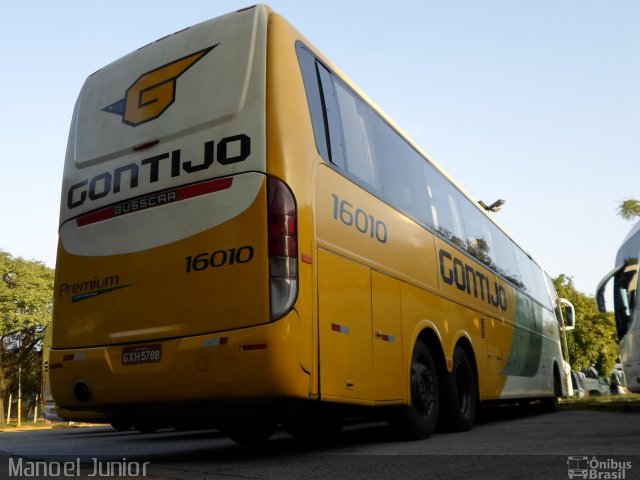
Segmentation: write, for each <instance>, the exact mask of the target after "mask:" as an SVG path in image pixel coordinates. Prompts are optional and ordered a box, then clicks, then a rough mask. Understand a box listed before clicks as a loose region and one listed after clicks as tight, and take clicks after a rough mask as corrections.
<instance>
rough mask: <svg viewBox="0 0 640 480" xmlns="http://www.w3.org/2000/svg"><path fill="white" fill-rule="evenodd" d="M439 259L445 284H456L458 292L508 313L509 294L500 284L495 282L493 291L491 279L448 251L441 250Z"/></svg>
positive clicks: (441, 275)
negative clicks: (460, 291)
mask: <svg viewBox="0 0 640 480" xmlns="http://www.w3.org/2000/svg"><path fill="white" fill-rule="evenodd" d="M438 258H439V260H440V277H442V280H444V283H446V284H447V285H454V284H455V286H456V288H457V289H458V290H462V291H463V292H466V293H468V294H469V295H473V296H474V297H476V298H480V299H482V300H483V301H486V302H487V303H488V304H490V305H492V306H494V307H498V306H499V307H500V310H502V311H503V312H506V311H507V292H506V291H505V289H504V288H503V287H502V286H501V285H499V284H498V282H493V289H492V288H491V287H492V286H491V284H490V282H489V278H488V277H487V276H486V275H485V274H483V273H481V272H479V271H477V270H476V269H475V268H473V267H472V266H471V265H468V264H466V263H464V262H463V261H462V260H460V259H459V258H455V257H453V256H452V255H451V254H450V253H449V252H447V251H446V250H443V249H440V252H439V255H438Z"/></svg>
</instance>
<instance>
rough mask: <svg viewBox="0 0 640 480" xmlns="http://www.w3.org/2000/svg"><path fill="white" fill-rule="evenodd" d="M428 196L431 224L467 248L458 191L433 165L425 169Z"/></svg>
mask: <svg viewBox="0 0 640 480" xmlns="http://www.w3.org/2000/svg"><path fill="white" fill-rule="evenodd" d="M425 175H426V177H427V178H426V184H427V196H428V200H429V206H430V207H431V217H432V220H433V224H432V225H431V226H432V227H433V229H434V230H436V231H437V232H438V233H440V235H442V236H443V237H445V238H446V239H448V240H449V241H451V242H452V243H453V244H455V245H457V246H458V247H460V248H465V246H464V242H463V240H462V238H463V237H464V235H463V233H462V223H461V221H460V214H459V212H458V201H457V197H456V191H455V190H454V189H453V187H451V186H450V185H449V184H448V183H447V182H446V181H445V180H444V178H443V177H442V176H441V174H440V173H439V172H437V171H436V170H435V169H433V167H431V166H429V168H427V169H426V170H425Z"/></svg>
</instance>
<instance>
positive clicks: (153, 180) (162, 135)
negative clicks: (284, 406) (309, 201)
mask: <svg viewBox="0 0 640 480" xmlns="http://www.w3.org/2000/svg"><path fill="white" fill-rule="evenodd" d="M268 15H269V10H268V9H267V8H266V7H263V6H258V7H254V8H251V9H246V10H243V11H239V12H234V13H231V14H229V15H225V16H223V17H219V18H217V19H214V20H211V21H208V22H205V23H202V24H199V25H196V26H194V27H191V28H189V29H186V30H184V31H181V32H177V33H175V34H173V35H171V36H169V37H166V38H164V39H161V40H159V41H157V42H155V43H152V44H150V45H147V46H145V47H143V48H141V49H139V50H137V51H135V52H133V53H131V54H130V55H128V56H126V57H123V58H122V59H120V60H118V61H116V62H114V63H112V64H110V65H108V66H106V67H105V68H103V69H101V70H99V71H98V72H96V73H94V74H93V75H91V76H90V77H89V78H88V79H87V81H86V82H85V85H84V86H83V88H82V91H81V93H80V96H79V98H78V101H77V104H76V108H75V111H74V115H73V121H72V125H71V132H70V136H69V143H68V148H67V156H66V163H65V169H64V180H63V188H62V200H61V211H60V227H59V228H60V230H59V247H58V258H57V269H56V285H55V307H54V333H53V344H52V350H51V357H50V375H51V390H52V393H53V396H54V398H55V401H56V403H57V404H58V405H59V406H60V407H62V408H66V409H70V410H91V411H99V412H103V413H104V414H105V415H107V418H110V419H112V420H113V421H117V420H121V419H126V420H128V421H133V422H140V423H145V422H146V423H147V424H149V423H150V422H153V421H154V419H157V418H158V417H159V416H162V418H163V419H167V418H168V417H167V415H168V416H169V417H171V416H175V418H176V422H177V421H179V420H184V419H186V420H188V419H189V417H190V416H193V415H194V414H195V413H196V412H198V414H200V413H202V411H208V412H209V411H211V408H210V407H211V405H210V402H212V401H215V402H224V401H225V400H227V399H229V400H231V399H252V398H273V397H282V396H305V395H307V394H308V379H307V378H305V374H304V372H303V371H302V370H301V369H300V365H299V362H289V361H287V360H285V359H287V358H295V355H294V353H295V352H296V349H295V348H296V346H295V345H294V342H293V340H292V339H293V338H294V337H295V333H296V328H297V318H296V315H297V314H296V312H295V311H294V310H292V307H293V303H294V302H295V299H296V294H297V270H296V262H297V260H296V256H297V250H296V204H295V199H294V197H293V195H292V193H291V191H290V190H289V189H288V187H287V186H286V185H285V184H284V183H283V182H281V181H280V180H278V179H276V178H274V177H270V176H268V175H267V174H266V165H267V160H266V133H265V132H266V126H265V97H266V85H265V83H266V82H265V78H266V41H267V19H268ZM276 320H279V321H276ZM289 351H290V352H291V353H292V354H291V355H287V352H289ZM198 406H201V407H202V408H196V407H198Z"/></svg>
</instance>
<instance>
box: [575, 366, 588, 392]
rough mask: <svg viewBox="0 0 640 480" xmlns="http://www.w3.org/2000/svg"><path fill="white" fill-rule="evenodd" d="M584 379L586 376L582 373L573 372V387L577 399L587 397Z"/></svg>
mask: <svg viewBox="0 0 640 480" xmlns="http://www.w3.org/2000/svg"><path fill="white" fill-rule="evenodd" d="M583 377H584V375H583V374H581V373H580V372H576V371H575V370H571V386H572V387H573V396H574V397H576V398H584V397H585V396H586V395H587V392H586V390H585V389H584V382H583V381H582V378H583Z"/></svg>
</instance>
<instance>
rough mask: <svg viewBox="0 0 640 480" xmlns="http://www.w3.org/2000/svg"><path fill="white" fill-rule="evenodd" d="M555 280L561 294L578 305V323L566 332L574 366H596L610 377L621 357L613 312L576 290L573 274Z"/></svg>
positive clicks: (579, 368)
mask: <svg viewBox="0 0 640 480" xmlns="http://www.w3.org/2000/svg"><path fill="white" fill-rule="evenodd" d="M553 283H554V284H555V287H556V290H557V292H558V296H560V297H564V298H566V299H567V300H569V301H570V302H571V303H573V306H574V307H575V309H576V327H575V329H574V330H571V331H569V332H567V347H568V350H569V363H571V368H573V369H574V370H582V369H583V368H587V367H590V366H595V368H596V370H598V372H600V374H601V375H603V376H604V377H605V378H609V376H610V375H611V373H612V372H613V370H614V368H615V363H616V359H617V358H618V342H617V333H616V324H615V319H614V316H613V313H611V312H606V313H601V312H600V311H599V310H598V305H597V303H596V299H595V298H594V297H592V296H588V295H585V294H584V293H581V292H579V291H577V290H576V288H575V286H574V284H573V280H572V279H571V278H570V277H568V276H566V275H560V276H559V277H557V278H555V279H554V281H553Z"/></svg>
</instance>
